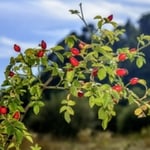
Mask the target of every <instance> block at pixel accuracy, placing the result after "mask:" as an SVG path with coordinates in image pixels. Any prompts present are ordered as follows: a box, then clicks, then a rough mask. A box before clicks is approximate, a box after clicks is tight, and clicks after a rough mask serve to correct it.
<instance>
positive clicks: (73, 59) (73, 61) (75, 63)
mask: <svg viewBox="0 0 150 150" xmlns="http://www.w3.org/2000/svg"><path fill="white" fill-rule="evenodd" d="M69 60H70V63H71V64H72V66H74V67H76V66H78V65H79V61H78V60H77V59H76V58H75V57H70V58H69Z"/></svg>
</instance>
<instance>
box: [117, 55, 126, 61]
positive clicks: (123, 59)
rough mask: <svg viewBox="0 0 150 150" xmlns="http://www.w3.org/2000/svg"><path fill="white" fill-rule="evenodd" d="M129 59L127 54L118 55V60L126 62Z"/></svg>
mask: <svg viewBox="0 0 150 150" xmlns="http://www.w3.org/2000/svg"><path fill="white" fill-rule="evenodd" d="M126 59H127V55H126V54H125V53H120V54H119V55H118V60H119V61H125V60H126Z"/></svg>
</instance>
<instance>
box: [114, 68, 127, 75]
mask: <svg viewBox="0 0 150 150" xmlns="http://www.w3.org/2000/svg"><path fill="white" fill-rule="evenodd" d="M127 74H128V70H127V69H125V68H118V69H117V70H116V75H117V76H119V77H123V76H125V75H127Z"/></svg>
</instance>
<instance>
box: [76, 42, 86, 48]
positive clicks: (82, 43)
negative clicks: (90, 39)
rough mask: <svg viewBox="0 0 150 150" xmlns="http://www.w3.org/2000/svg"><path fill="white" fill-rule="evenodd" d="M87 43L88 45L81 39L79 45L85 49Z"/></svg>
mask: <svg viewBox="0 0 150 150" xmlns="http://www.w3.org/2000/svg"><path fill="white" fill-rule="evenodd" d="M85 45H86V43H84V42H82V41H81V42H80V43H79V45H78V46H79V48H80V49H83V48H84V47H85Z"/></svg>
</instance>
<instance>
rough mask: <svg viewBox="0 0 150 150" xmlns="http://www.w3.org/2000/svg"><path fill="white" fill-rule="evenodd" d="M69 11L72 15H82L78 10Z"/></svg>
mask: <svg viewBox="0 0 150 150" xmlns="http://www.w3.org/2000/svg"><path fill="white" fill-rule="evenodd" d="M69 11H70V12H71V14H79V13H80V12H79V11H78V10H72V9H70V10H69Z"/></svg>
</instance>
